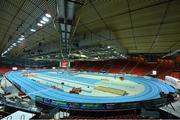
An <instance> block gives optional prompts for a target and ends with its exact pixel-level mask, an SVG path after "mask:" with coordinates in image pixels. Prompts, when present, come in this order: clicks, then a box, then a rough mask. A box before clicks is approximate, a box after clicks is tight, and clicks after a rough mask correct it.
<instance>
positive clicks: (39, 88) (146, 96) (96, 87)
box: [5, 70, 176, 110]
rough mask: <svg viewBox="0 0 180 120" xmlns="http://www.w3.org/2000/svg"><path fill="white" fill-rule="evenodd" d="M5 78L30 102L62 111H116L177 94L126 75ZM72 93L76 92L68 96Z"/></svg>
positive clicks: (52, 73)
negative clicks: (68, 109) (65, 109)
mask: <svg viewBox="0 0 180 120" xmlns="http://www.w3.org/2000/svg"><path fill="white" fill-rule="evenodd" d="M25 74H28V75H25ZM5 76H6V78H7V79H8V80H9V81H10V82H12V83H13V84H14V85H15V86H16V87H18V88H19V89H20V90H21V91H23V92H24V93H26V94H27V95H28V96H29V97H31V99H33V100H35V101H38V102H40V103H43V104H46V105H51V106H59V107H61V108H72V109H85V110H86V109H87V110H89V109H90V110H91V109H93V110H96V109H97V110H101V109H102V110H107V109H116V108H117V109H119V108H120V106H121V105H122V104H124V103H128V105H129V106H132V105H131V103H138V102H142V101H153V100H158V99H161V96H160V92H164V93H167V94H168V93H169V92H171V93H175V92H176V90H175V88H173V87H171V86H170V85H168V84H166V83H164V82H162V81H160V80H158V79H155V78H150V77H139V76H132V75H126V74H123V75H122V74H116V75H113V74H104V73H92V72H79V71H69V70H35V71H16V72H9V73H6V75H5ZM74 89H75V90H79V92H78V93H75V94H74V93H71V91H72V90H74ZM118 106H119V107H118ZM127 107H128V106H127Z"/></svg>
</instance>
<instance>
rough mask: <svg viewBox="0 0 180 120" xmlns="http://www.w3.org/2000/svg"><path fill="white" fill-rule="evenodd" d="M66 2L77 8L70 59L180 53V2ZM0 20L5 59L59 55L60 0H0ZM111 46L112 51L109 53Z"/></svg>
mask: <svg viewBox="0 0 180 120" xmlns="http://www.w3.org/2000/svg"><path fill="white" fill-rule="evenodd" d="M66 3H73V4H74V5H75V9H74V17H73V20H72V22H71V23H72V26H73V30H72V31H71V41H70V46H71V53H72V54H80V53H81V54H85V55H86V56H88V55H91V56H93V57H97V56H101V55H102V54H103V52H104V51H106V52H107V54H104V56H108V55H109V56H111V55H112V53H113V54H116V53H117V54H118V55H122V54H134V53H135V54H136V53H169V52H173V51H175V50H178V49H179V48H180V14H179V13H180V1H179V0H76V1H75V0H67V1H66ZM61 7H62V6H61ZM59 9H61V8H59ZM66 11H67V12H68V9H67V10H66ZM46 13H49V14H50V15H51V17H50V18H49V21H48V22H47V23H46V24H43V26H42V27H39V26H37V23H38V22H40V21H41V19H42V17H43V16H45V15H46ZM0 15H1V16H0V43H1V44H0V53H1V54H3V53H4V54H3V55H4V56H13V57H28V56H38V55H44V54H50V53H58V52H60V51H61V50H60V49H61V48H62V47H63V46H62V42H61V41H62V40H61V39H62V32H59V31H60V29H61V31H62V28H61V25H59V22H60V21H61V19H60V18H59V17H58V13H57V1H56V0H0ZM32 29H34V30H35V31H33V30H32ZM23 37H24V39H23ZM19 38H22V40H19ZM18 41H19V42H18ZM14 43H16V44H14ZM13 44H14V45H13ZM109 46H110V47H111V48H113V50H110V51H108V50H106V49H107V48H108V47H109ZM8 49H9V50H8ZM99 49H100V50H99ZM5 51H7V52H5ZM97 54H98V55H97ZM115 56H117V55H115ZM111 57H112V56H111Z"/></svg>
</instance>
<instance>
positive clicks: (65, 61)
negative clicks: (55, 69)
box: [60, 59, 69, 68]
mask: <svg viewBox="0 0 180 120" xmlns="http://www.w3.org/2000/svg"><path fill="white" fill-rule="evenodd" d="M68 64H69V62H68V60H66V59H63V60H61V63H60V67H61V68H67V67H68Z"/></svg>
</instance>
